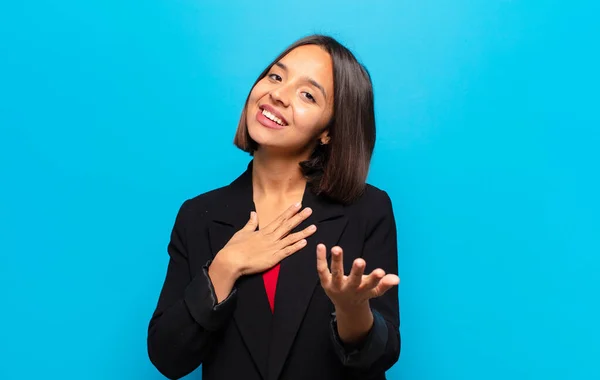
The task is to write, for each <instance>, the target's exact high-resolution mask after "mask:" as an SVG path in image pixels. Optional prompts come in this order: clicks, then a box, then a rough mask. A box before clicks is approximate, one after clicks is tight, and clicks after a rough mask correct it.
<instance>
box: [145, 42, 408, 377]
mask: <svg viewBox="0 0 600 380" xmlns="http://www.w3.org/2000/svg"><path fill="white" fill-rule="evenodd" d="M234 142H235V145H236V146H237V147H239V148H240V149H243V150H245V151H247V152H249V153H250V154H251V155H252V156H253V160H252V161H251V162H250V164H249V166H248V168H247V170H246V171H245V172H244V173H243V174H242V175H241V176H240V177H239V178H237V179H236V180H235V181H233V182H232V183H231V184H230V185H228V186H225V187H223V188H220V189H217V190H213V191H211V192H208V193H205V194H202V195H199V196H197V197H195V198H193V199H189V200H187V201H185V202H184V203H183V205H182V207H181V209H180V210H179V213H178V215H177V218H176V221H175V225H174V228H173V231H172V234H171V241H170V243H169V246H168V252H169V255H170V261H169V266H168V269H167V275H166V279H165V282H164V285H163V289H162V291H161V294H160V298H159V300H158V305H157V308H156V311H155V312H154V314H153V316H152V319H151V321H150V326H149V332H148V352H149V356H150V359H151V361H152V363H153V364H154V365H155V366H156V368H157V369H158V370H159V371H160V372H161V373H163V374H164V375H165V376H167V377H168V378H171V379H176V378H180V377H183V376H185V375H187V374H188V373H190V372H192V371H193V370H194V369H196V368H197V367H198V366H200V365H201V364H202V379H203V380H216V379H218V380H228V379H236V380H237V379H244V380H255V379H256V380H259V379H268V380H276V379H282V380H283V379H289V380H294V379H303V380H305V379H310V380H315V379H317V380H318V379H385V371H386V370H387V369H389V368H390V367H391V366H392V365H393V364H394V363H395V362H396V361H397V360H398V356H399V352H400V334H399V307H398V292H397V286H396V285H397V284H398V283H399V278H398V277H397V276H396V275H395V274H393V273H397V248H396V226H395V221H394V216H393V212H392V206H391V202H390V199H389V197H388V195H387V194H386V193H385V192H384V191H382V190H379V189H377V188H375V187H373V186H370V185H367V184H366V183H365V181H366V177H367V172H368V169H369V163H370V159H371V155H372V152H373V147H374V143H375V116H374V107H373V91H372V86H371V81H370V78H369V75H368V73H367V71H366V70H365V69H364V68H363V66H361V65H360V64H359V63H358V62H357V61H356V59H355V58H354V56H353V55H352V53H351V52H350V51H348V50H347V49H346V48H345V47H343V46H342V45H340V44H339V43H338V42H337V41H335V40H334V39H332V38H330V37H326V36H318V35H317V36H311V37H307V38H304V39H302V40H300V41H297V42H296V43H294V44H293V45H292V46H290V47H289V48H288V49H286V50H285V51H284V52H283V53H282V54H281V55H280V56H279V57H277V58H276V59H275V60H274V61H273V63H271V64H270V65H269V66H268V67H267V69H266V70H265V71H264V72H263V73H262V74H261V75H260V76H259V79H258V80H257V82H256V83H255V84H254V86H253V88H252V90H251V92H250V94H249V96H248V98H247V100H246V104H245V107H244V110H243V112H242V116H241V119H240V123H239V125H238V130H237V133H236V136H235V140H234ZM329 262H330V263H331V264H330V265H329V264H328V263H329Z"/></svg>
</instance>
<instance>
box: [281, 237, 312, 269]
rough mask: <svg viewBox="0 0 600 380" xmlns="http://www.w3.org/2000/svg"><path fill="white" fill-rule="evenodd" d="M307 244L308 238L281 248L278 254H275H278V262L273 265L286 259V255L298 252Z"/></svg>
mask: <svg viewBox="0 0 600 380" xmlns="http://www.w3.org/2000/svg"><path fill="white" fill-rule="evenodd" d="M305 246H306V239H302V240H299V241H297V242H295V243H294V244H292V245H288V246H287V247H285V248H283V249H280V250H279V251H277V254H276V255H274V256H276V258H277V259H276V262H275V263H273V265H275V264H277V263H278V262H280V261H281V260H283V259H285V258H286V257H288V256H290V255H292V254H294V253H296V252H298V251H299V250H301V249H302V248H304V247H305Z"/></svg>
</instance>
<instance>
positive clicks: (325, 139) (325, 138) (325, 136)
mask: <svg viewBox="0 0 600 380" xmlns="http://www.w3.org/2000/svg"><path fill="white" fill-rule="evenodd" d="M318 140H319V144H321V145H327V144H329V140H331V138H330V137H329V128H328V129H326V130H324V131H323V132H321V134H320V135H319V139H318Z"/></svg>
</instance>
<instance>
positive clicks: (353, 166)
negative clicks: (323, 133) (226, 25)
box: [233, 35, 375, 204]
mask: <svg viewBox="0 0 600 380" xmlns="http://www.w3.org/2000/svg"><path fill="white" fill-rule="evenodd" d="M303 45H317V46H319V47H321V48H322V49H323V50H325V51H326V52H327V53H329V55H330V56H331V59H332V63H333V87H334V90H333V92H334V103H333V116H332V118H331V120H330V121H329V124H328V126H327V127H326V129H328V130H329V143H327V144H324V145H320V144H317V145H316V147H315V149H314V151H313V152H312V154H311V156H310V158H309V159H308V160H307V161H303V162H301V163H300V167H301V170H302V173H303V174H304V176H305V177H306V179H307V181H308V185H309V187H310V189H311V190H312V191H313V192H314V193H315V194H318V195H324V196H326V197H327V198H330V199H331V200H333V201H336V202H340V203H344V204H348V203H352V202H353V201H355V200H356V199H358V198H359V197H360V196H361V195H362V193H363V192H364V189H365V186H366V179H367V175H368V172H369V166H370V162H371V156H372V154H373V149H374V146H375V110H374V104H373V102H374V101H373V85H372V83H371V77H370V75H369V73H368V71H367V69H366V68H365V67H364V66H363V65H362V64H360V63H359V62H358V61H357V59H356V58H355V56H354V54H352V52H351V51H350V50H348V49H347V48H346V47H344V46H343V45H342V44H340V43H339V42H338V41H336V40H335V39H334V38H332V37H329V36H324V35H312V36H308V37H304V38H302V39H300V40H298V41H296V42H294V43H293V44H292V45H290V46H289V47H288V48H287V49H285V50H284V51H283V52H282V53H281V54H279V56H278V57H277V58H275V60H273V62H271V64H270V65H269V66H268V67H267V68H266V69H265V70H264V71H263V72H262V73H261V74H260V76H259V77H258V79H257V80H256V81H255V82H254V85H253V86H252V88H254V86H256V84H257V83H258V82H259V81H260V80H261V79H262V78H264V77H265V76H266V75H267V74H268V73H269V70H271V67H272V66H273V65H274V64H275V63H277V62H278V61H279V60H281V59H282V58H283V57H284V56H285V55H286V54H288V53H289V52H290V51H292V50H293V49H295V48H297V47H299V46H303ZM250 92H251V91H250ZM249 97H250V93H249V94H248V97H247V98H246V103H245V104H244V109H243V111H242V115H241V117H240V121H239V124H238V127H237V131H236V134H235V138H234V141H233V142H234V144H235V146H237V147H238V148H240V149H241V150H243V151H245V152H248V153H250V155H253V154H254V151H255V150H256V149H258V144H257V143H256V142H255V141H254V140H252V138H251V137H250V134H249V133H248V126H247V124H246V113H247V106H248V98H249Z"/></svg>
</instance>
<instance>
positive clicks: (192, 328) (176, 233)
mask: <svg viewBox="0 0 600 380" xmlns="http://www.w3.org/2000/svg"><path fill="white" fill-rule="evenodd" d="M190 202H191V201H189V200H188V201H186V202H184V204H183V205H182V206H181V208H180V210H179V212H178V214H177V218H176V220H175V225H174V227H173V229H172V232H171V238H170V241H169V244H168V247H167V251H168V254H169V264H168V267H167V274H166V278H165V281H164V284H163V286H162V290H161V292H160V296H159V299H158V304H157V306H156V309H155V311H154V313H153V315H152V318H151V320H150V323H149V327H148V339H147V346H148V355H149V358H150V361H151V362H152V363H153V364H154V366H155V367H156V368H157V369H158V371H159V372H160V373H162V374H163V375H164V376H166V377H167V378H169V379H179V378H181V377H183V376H185V375H187V374H189V373H190V372H192V371H193V370H195V369H196V368H197V367H198V366H200V364H202V362H203V360H204V358H205V357H206V355H207V354H208V353H209V352H210V350H211V347H212V346H213V344H214V342H215V339H216V334H218V332H219V330H220V328H221V327H222V326H223V325H224V324H225V323H226V322H227V321H228V320H229V319H230V318H231V316H232V314H233V309H234V308H235V302H236V294H237V291H236V290H235V289H234V290H233V291H232V292H231V293H230V295H229V296H228V297H227V298H226V299H225V300H223V301H222V302H221V303H218V304H217V297H216V294H215V291H214V288H213V285H212V283H211V281H210V277H209V276H208V267H209V265H210V262H211V261H210V258H211V257H212V256H211V255H210V252H209V250H208V243H207V244H206V247H204V249H205V252H194V254H195V255H200V257H201V258H200V259H201V260H206V264H205V265H204V266H203V268H202V271H201V272H200V273H198V274H196V275H193V272H192V271H191V269H190V264H189V252H188V250H187V247H186V227H188V226H189V225H190V223H191V222H192V219H191V218H192V217H194V213H192V212H191V210H190ZM194 222H197V220H195V219H194ZM200 223H202V222H201V221H200ZM194 230H196V228H194ZM204 256H206V257H204Z"/></svg>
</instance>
